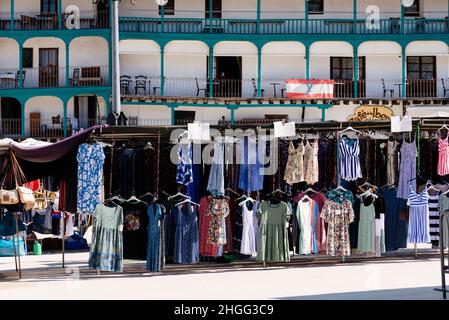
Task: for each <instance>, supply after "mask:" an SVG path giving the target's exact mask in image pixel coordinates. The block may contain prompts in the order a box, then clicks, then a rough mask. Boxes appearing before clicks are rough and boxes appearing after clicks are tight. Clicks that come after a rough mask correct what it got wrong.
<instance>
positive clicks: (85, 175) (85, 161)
mask: <svg viewBox="0 0 449 320" xmlns="http://www.w3.org/2000/svg"><path fill="white" fill-rule="evenodd" d="M104 159H105V155H104V151H103V147H102V146H101V145H100V144H89V143H83V144H81V145H80V146H79V148H78V154H77V156H76V160H77V161H78V198H77V199H78V210H79V211H80V212H82V213H92V212H94V211H95V208H96V207H97V205H98V204H99V203H100V202H101V191H102V190H101V189H102V179H103V162H104Z"/></svg>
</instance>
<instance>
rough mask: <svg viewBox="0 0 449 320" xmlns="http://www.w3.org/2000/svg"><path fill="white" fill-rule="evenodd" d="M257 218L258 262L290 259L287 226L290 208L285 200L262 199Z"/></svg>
mask: <svg viewBox="0 0 449 320" xmlns="http://www.w3.org/2000/svg"><path fill="white" fill-rule="evenodd" d="M257 215H258V218H259V248H258V251H257V257H256V260H257V261H258V262H265V261H270V262H275V261H280V262H284V261H290V256H289V251H288V248H289V246H288V233H287V226H288V221H289V219H290V216H291V209H290V207H289V206H288V205H287V203H285V202H280V203H278V204H270V203H269V202H267V201H263V202H262V204H261V205H260V206H259V209H258V210H257Z"/></svg>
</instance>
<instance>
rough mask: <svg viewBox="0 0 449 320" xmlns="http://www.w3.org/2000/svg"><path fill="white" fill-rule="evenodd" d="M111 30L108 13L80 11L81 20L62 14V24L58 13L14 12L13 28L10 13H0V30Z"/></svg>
mask: <svg viewBox="0 0 449 320" xmlns="http://www.w3.org/2000/svg"><path fill="white" fill-rule="evenodd" d="M103 28H109V13H108V12H107V11H80V12H79V19H78V17H77V16H75V15H73V16H72V15H69V14H66V13H62V14H61V23H60V24H59V21H58V14H57V13H42V12H14V25H13V26H12V23H11V17H10V13H9V12H3V13H0V30H58V29H61V30H67V29H103Z"/></svg>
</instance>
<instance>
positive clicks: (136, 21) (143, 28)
mask: <svg viewBox="0 0 449 320" xmlns="http://www.w3.org/2000/svg"><path fill="white" fill-rule="evenodd" d="M119 21H120V32H132V33H182V34H208V33H212V34H307V33H309V34H361V35H370V34H447V33H449V20H448V18H447V17H446V18H441V19H430V18H422V17H415V18H406V19H404V21H403V23H402V21H401V19H400V18H399V17H397V18H396V17H392V18H388V19H379V20H377V21H371V20H366V19H357V20H354V19H315V18H313V19H304V18H300V19H278V18H276V19H261V20H260V22H259V23H258V20H257V19H224V18H212V19H210V18H164V19H161V18H146V17H145V18H144V17H141V18H139V17H120V20H119Z"/></svg>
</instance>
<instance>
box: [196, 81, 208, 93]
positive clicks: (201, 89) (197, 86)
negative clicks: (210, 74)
mask: <svg viewBox="0 0 449 320" xmlns="http://www.w3.org/2000/svg"><path fill="white" fill-rule="evenodd" d="M195 83H196V96H197V97H199V95H200V92H201V91H204V96H205V97H206V96H207V88H204V89H203V88H200V85H199V82H198V78H195Z"/></svg>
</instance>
